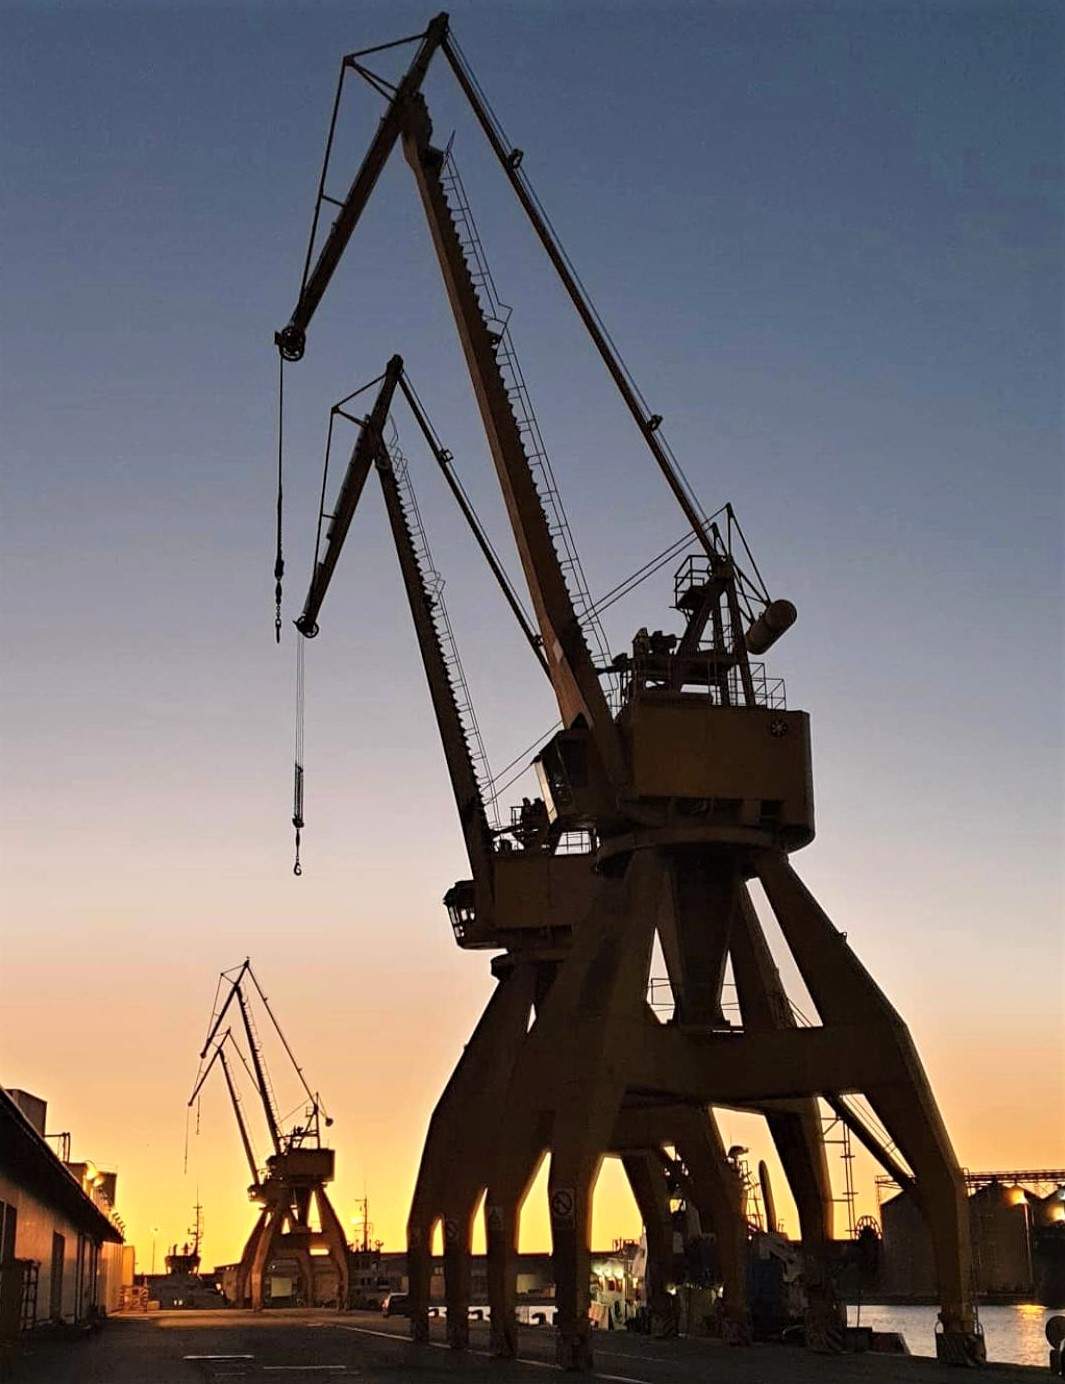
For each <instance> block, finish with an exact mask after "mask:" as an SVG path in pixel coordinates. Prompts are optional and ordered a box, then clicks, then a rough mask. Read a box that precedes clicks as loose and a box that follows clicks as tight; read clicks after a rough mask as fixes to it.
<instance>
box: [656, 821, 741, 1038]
mask: <svg viewBox="0 0 1065 1384" xmlns="http://www.w3.org/2000/svg"><path fill="white" fill-rule="evenodd" d="M669 864H670V869H669V888H668V890H667V891H666V896H667V901H668V906H666V907H664V908H663V911H662V916H661V918H660V921H659V935H660V937H661V940H662V952H663V955H664V957H665V961H666V970H667V972H668V974H669V983H670V988H671V989H672V991H673V996H674V1001H675V1005H676V1019H675V1021H676V1022H677V1023H679V1024H706V1025H713V1026H717V1025H722V1024H724V1016H723V1014H722V1010H721V997H722V989H723V986H724V980H725V965H726V962H727V960H728V948H729V934H730V931H731V927H732V917H733V914H734V912H735V896H736V885H737V877H736V868H735V864H734V855H733V854H732V853H731V852H728V853H725V852H721V851H708V850H706V849H705V848H702V849H700V848H698V847H696V848H692V847H687V848H680V849H677V850H674V851H671V852H670V853H669Z"/></svg>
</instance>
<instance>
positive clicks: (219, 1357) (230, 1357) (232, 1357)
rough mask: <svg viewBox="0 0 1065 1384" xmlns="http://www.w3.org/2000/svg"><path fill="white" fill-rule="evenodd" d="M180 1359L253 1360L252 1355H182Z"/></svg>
mask: <svg viewBox="0 0 1065 1384" xmlns="http://www.w3.org/2000/svg"><path fill="white" fill-rule="evenodd" d="M181 1358H182V1360H254V1359H255V1356H254V1355H183V1356H182V1357H181Z"/></svg>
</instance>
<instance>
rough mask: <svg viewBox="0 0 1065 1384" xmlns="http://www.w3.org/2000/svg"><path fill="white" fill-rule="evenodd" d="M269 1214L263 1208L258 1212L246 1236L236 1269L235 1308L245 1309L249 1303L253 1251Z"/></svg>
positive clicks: (267, 1208) (265, 1207)
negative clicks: (250, 1230) (249, 1232)
mask: <svg viewBox="0 0 1065 1384" xmlns="http://www.w3.org/2000/svg"><path fill="white" fill-rule="evenodd" d="M269 1214H270V1208H269V1207H267V1206H264V1207H263V1208H262V1210H261V1211H260V1212H259V1215H258V1217H257V1218H256V1221H255V1225H254V1226H253V1227H252V1232H251V1234H250V1235H249V1236H248V1239H247V1242H246V1243H245V1245H244V1250H243V1252H242V1254H241V1256H240V1264H239V1266H238V1268H237V1287H236V1298H237V1301H236V1303H235V1306H237V1307H247V1306H248V1305H249V1303H250V1300H251V1283H250V1279H251V1266H252V1262H253V1261H254V1258H255V1250H256V1246H257V1245H258V1243H259V1236H260V1235H261V1234H262V1233H263V1228H264V1227H265V1225H266V1221H267V1218H268V1216H269Z"/></svg>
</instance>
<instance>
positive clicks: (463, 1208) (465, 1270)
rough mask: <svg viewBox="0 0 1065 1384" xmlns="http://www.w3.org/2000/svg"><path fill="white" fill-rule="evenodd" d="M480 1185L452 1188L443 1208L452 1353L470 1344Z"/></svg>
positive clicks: (445, 1271)
mask: <svg viewBox="0 0 1065 1384" xmlns="http://www.w3.org/2000/svg"><path fill="white" fill-rule="evenodd" d="M481 1190H482V1189H481V1186H480V1185H479V1184H477V1185H475V1184H467V1185H466V1187H464V1188H452V1189H451V1190H450V1191H449V1192H448V1195H447V1198H446V1201H445V1204H444V1293H445V1296H446V1299H447V1343H448V1345H449V1346H450V1347H451V1349H452V1350H465V1349H466V1348H467V1347H468V1346H469V1344H470V1269H471V1256H472V1251H473V1216H474V1212H475V1211H476V1210H477V1202H478V1199H479V1198H480V1195H481Z"/></svg>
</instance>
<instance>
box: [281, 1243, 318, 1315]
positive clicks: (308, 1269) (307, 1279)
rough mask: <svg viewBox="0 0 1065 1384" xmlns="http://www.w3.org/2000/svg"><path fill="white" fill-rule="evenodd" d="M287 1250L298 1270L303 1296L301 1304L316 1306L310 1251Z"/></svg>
mask: <svg viewBox="0 0 1065 1384" xmlns="http://www.w3.org/2000/svg"><path fill="white" fill-rule="evenodd" d="M288 1252H289V1253H290V1254H291V1255H292V1257H293V1258H294V1259H295V1261H296V1267H297V1269H298V1270H299V1276H300V1290H301V1293H302V1296H303V1302H302V1303H301V1306H303V1307H317V1306H318V1304H317V1303H316V1302H315V1300H314V1297H315V1292H314V1289H315V1282H314V1264H313V1263H312V1262H311V1256H310V1251H309V1250H306V1249H293V1250H290V1251H288Z"/></svg>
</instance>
